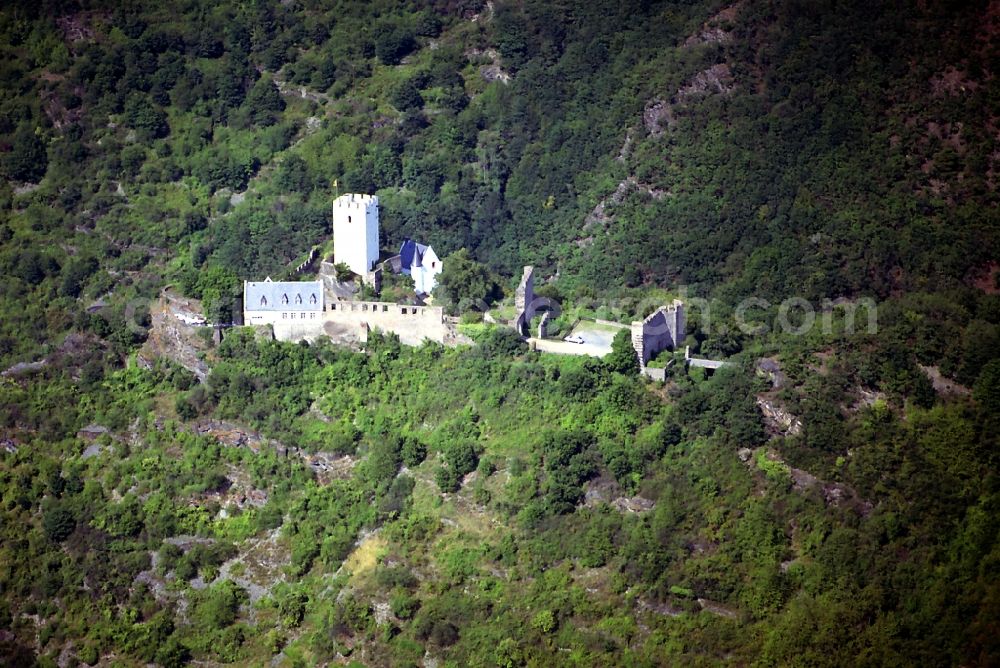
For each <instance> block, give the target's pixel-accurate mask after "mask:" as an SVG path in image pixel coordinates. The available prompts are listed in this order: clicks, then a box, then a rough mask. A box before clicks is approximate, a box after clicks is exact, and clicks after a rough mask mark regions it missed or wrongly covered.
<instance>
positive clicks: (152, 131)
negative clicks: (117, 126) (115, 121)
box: [125, 93, 170, 138]
mask: <svg viewBox="0 0 1000 668" xmlns="http://www.w3.org/2000/svg"><path fill="white" fill-rule="evenodd" d="M125 124H126V125H128V126H129V127H130V128H132V129H134V130H137V131H139V132H140V133H142V134H143V135H144V136H145V137H147V138H157V137H165V136H167V134H168V133H169V132H170V126H169V125H167V115H166V114H165V113H163V111H162V110H161V109H160V108H159V107H157V106H156V105H155V104H153V101H152V100H150V99H149V96H148V95H146V94H144V93H133V94H132V95H131V96H129V98H128V100H127V101H126V102H125Z"/></svg>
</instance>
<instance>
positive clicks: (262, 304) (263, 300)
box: [260, 296, 267, 306]
mask: <svg viewBox="0 0 1000 668" xmlns="http://www.w3.org/2000/svg"><path fill="white" fill-rule="evenodd" d="M260 305H261V306H267V297H263V296H262V297H261V298H260Z"/></svg>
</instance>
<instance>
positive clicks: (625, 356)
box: [604, 329, 639, 375]
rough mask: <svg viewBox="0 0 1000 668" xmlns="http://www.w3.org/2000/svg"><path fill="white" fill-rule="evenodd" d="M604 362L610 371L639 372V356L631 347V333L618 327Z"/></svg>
mask: <svg viewBox="0 0 1000 668" xmlns="http://www.w3.org/2000/svg"><path fill="white" fill-rule="evenodd" d="M604 364H605V365H606V366H607V367H608V368H609V369H610V370H612V371H615V372H617V373H623V374H627V375H636V374H638V373H639V357H638V355H636V353H635V348H633V347H632V333H631V332H630V331H629V330H627V329H620V330H618V333H617V334H615V338H614V340H613V341H612V342H611V352H610V353H608V355H607V357H605V358H604Z"/></svg>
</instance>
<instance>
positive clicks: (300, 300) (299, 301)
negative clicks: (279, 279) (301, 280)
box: [295, 295, 302, 304]
mask: <svg viewBox="0 0 1000 668" xmlns="http://www.w3.org/2000/svg"><path fill="white" fill-rule="evenodd" d="M295 303H296V304H301V303H302V295H295Z"/></svg>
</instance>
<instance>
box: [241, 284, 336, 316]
mask: <svg viewBox="0 0 1000 668" xmlns="http://www.w3.org/2000/svg"><path fill="white" fill-rule="evenodd" d="M243 308H244V309H245V310H247V311H322V310H323V282H322V281H272V280H271V279H267V280H266V281H244V283H243Z"/></svg>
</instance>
